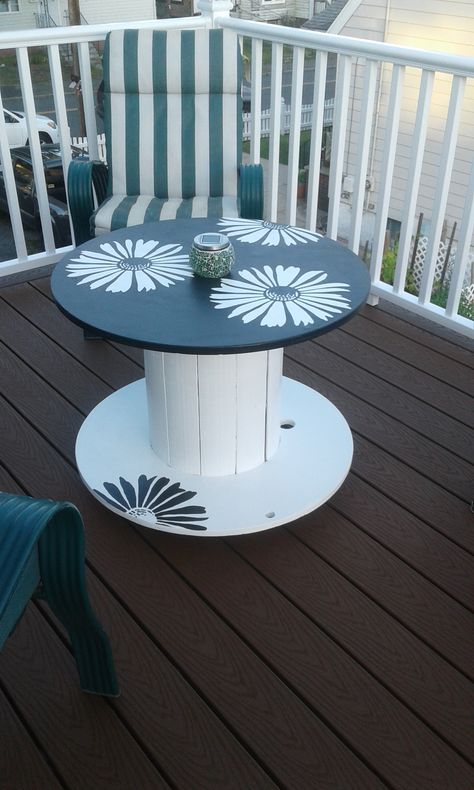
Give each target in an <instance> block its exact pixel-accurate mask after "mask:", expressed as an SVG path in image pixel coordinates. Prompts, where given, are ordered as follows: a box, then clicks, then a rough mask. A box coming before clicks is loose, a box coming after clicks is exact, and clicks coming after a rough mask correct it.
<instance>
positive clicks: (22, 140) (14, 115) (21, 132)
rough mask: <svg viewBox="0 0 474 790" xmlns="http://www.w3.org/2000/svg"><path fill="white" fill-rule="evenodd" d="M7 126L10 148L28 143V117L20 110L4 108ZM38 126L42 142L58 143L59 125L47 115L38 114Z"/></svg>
mask: <svg viewBox="0 0 474 790" xmlns="http://www.w3.org/2000/svg"><path fill="white" fill-rule="evenodd" d="M3 117H4V118H5V127H6V130H7V137H8V144H9V146H10V148H13V147H15V146H18V145H28V128H27V126H26V117H25V113H24V112H20V110H5V109H4V110H3ZM36 127H37V129H38V132H39V138H40V141H41V142H42V143H58V142H59V133H58V127H57V125H56V124H55V122H54V121H52V120H51V118H48V116H47V115H37V116H36Z"/></svg>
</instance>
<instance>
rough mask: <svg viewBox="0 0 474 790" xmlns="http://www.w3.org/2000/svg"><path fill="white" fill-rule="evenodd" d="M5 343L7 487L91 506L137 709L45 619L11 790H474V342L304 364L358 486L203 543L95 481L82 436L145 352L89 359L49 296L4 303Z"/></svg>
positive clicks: (17, 646) (382, 323)
mask: <svg viewBox="0 0 474 790" xmlns="http://www.w3.org/2000/svg"><path fill="white" fill-rule="evenodd" d="M0 337H1V342H0V347H1V351H0V368H1V375H0V437H1V451H0V487H1V488H2V489H4V490H8V491H19V492H26V493H28V494H30V495H32V496H38V497H51V498H55V499H69V500H71V501H73V502H74V503H75V504H76V505H77V506H78V507H79V509H80V511H81V513H82V515H83V517H84V521H85V525H86V541H87V544H86V545H87V559H88V569H87V575H88V585H89V591H90V594H91V598H92V600H93V604H94V606H95V608H96V611H97V613H98V615H99V618H100V619H101V621H102V623H103V624H104V626H105V628H106V630H107V632H108V633H109V636H110V638H111V641H112V646H113V651H114V655H115V660H116V665H117V669H118V674H119V681H120V685H121V689H122V694H121V696H120V697H119V698H118V699H116V700H111V701H110V700H104V699H102V698H100V697H94V696H90V695H86V694H83V693H82V692H81V691H80V689H79V686H78V681H77V676H76V670H75V664H74V661H73V659H72V656H71V653H70V650H69V647H68V644H67V641H66V640H65V639H64V637H63V634H62V631H61V629H60V628H59V627H58V625H57V623H56V622H55V621H54V620H53V619H52V618H51V616H50V614H49V613H48V611H47V609H45V608H44V607H43V606H41V605H40V604H37V603H35V604H31V603H30V604H29V606H28V608H27V611H26V613H25V615H24V617H23V618H22V620H21V621H20V624H19V625H18V627H17V629H16V631H15V633H14V634H13V635H12V637H11V638H10V639H9V641H8V642H7V644H6V646H5V648H4V650H3V652H2V653H1V655H0V731H1V733H0V735H1V737H0V787H1V788H2V790H21V789H22V788H25V789H26V788H27V789H28V790H43V788H44V790H56V788H77V790H95V788H113V790H119V789H120V788H124V789H126V790H135V789H136V788H140V790H148V789H150V790H155V788H164V787H172V788H179V790H197V789H198V788H218V789H219V790H221V789H223V788H241V789H242V790H257V788H265V789H266V790H267V789H268V790H269V789H270V788H274V787H279V788H283V787H284V788H298V790H299V788H301V789H302V790H313V789H314V790H316V789H317V790H322V789H325V788H333V790H334V788H337V790H359V789H360V790H373V789H375V788H397V790H472V788H473V787H474V770H473V768H472V760H473V758H474V735H473V714H474V694H473V686H472V683H471V682H470V679H471V680H472V677H473V675H474V660H473V656H474V627H473V626H474V618H473V615H472V610H473V607H474V582H473V578H474V575H473V560H472V553H473V550H474V523H473V521H474V516H473V514H472V513H471V512H470V503H471V500H472V499H473V498H474V485H473V480H472V467H471V466H470V462H471V461H472V450H473V437H474V409H473V398H472V392H473V386H472V385H473V380H474V376H473V370H472V368H473V365H474V361H473V356H472V354H471V353H470V352H469V348H468V346H467V344H466V343H465V342H463V341H460V340H459V341H458V340H456V339H455V338H453V337H451V336H446V334H445V333H440V332H438V331H436V330H434V329H433V327H432V326H431V325H428V324H426V325H420V323H419V322H416V323H415V322H414V319H412V318H410V317H405V316H400V315H398V314H396V312H395V311H394V310H393V309H391V308H390V309H388V308H387V309H381V308H380V307H378V308H365V309H364V310H363V311H362V313H360V314H359V315H358V316H356V317H355V318H354V319H353V320H352V321H350V322H349V323H348V324H346V325H345V326H344V327H342V328H341V329H339V330H336V331H333V332H331V333H329V334H327V335H324V336H323V337H321V338H320V339H319V340H318V341H311V342H307V343H305V344H302V345H299V346H294V347H292V348H290V349H288V350H287V352H286V355H285V357H286V373H287V375H290V376H292V377H293V378H297V379H299V380H300V381H302V382H304V383H306V384H308V385H310V386H312V387H314V388H316V389H318V390H319V391H320V392H321V393H322V394H323V395H326V396H327V397H329V398H330V399H331V400H332V401H333V402H334V403H335V404H336V405H337V406H338V408H339V409H340V410H341V411H342V412H343V414H344V415H345V416H346V418H347V420H348V422H349V424H350V426H351V429H352V431H353V435H354V442H355V455H354V461H353V466H352V471H351V473H350V474H349V477H348V478H347V480H346V481H345V483H344V484H343V486H342V488H341V489H340V490H339V491H338V493H337V494H336V495H335V496H334V497H333V499H332V500H331V501H330V503H329V504H327V505H325V506H324V507H322V508H321V509H319V510H318V511H316V512H314V513H312V514H311V515H308V516H306V517H304V518H302V519H300V520H299V521H298V522H295V523H293V524H290V525H287V526H286V527H281V528H277V529H275V530H271V531H268V532H263V533H259V534H255V535H250V536H245V537H238V538H232V539H202V538H194V537H185V538H181V537H177V536H173V535H168V534H165V533H163V532H154V531H152V530H147V529H144V528H143V529H142V528H134V527H133V526H132V525H131V523H130V522H128V521H125V520H123V519H120V518H118V517H116V516H114V514H112V513H111V512H110V511H108V510H106V509H105V508H103V507H101V506H100V505H99V503H98V502H97V501H96V500H95V499H93V498H92V496H90V494H89V493H88V492H87V490H86V489H85V487H84V486H83V484H82V483H81V480H80V479H79V475H78V473H77V471H76V467H75V462H74V442H75V437H76V434H77V431H78V429H79V426H80V424H81V422H82V420H83V419H84V416H85V415H86V414H87V413H88V412H89V411H90V410H91V408H92V407H93V406H94V405H95V404H96V403H97V402H98V401H99V400H101V399H102V398H104V397H105V396H106V395H107V394H109V393H110V392H111V391H112V390H113V389H114V388H117V387H120V386H122V385H123V384H126V383H128V382H130V381H132V380H134V379H136V378H139V377H141V376H142V368H141V359H140V354H139V353H138V351H136V350H134V349H133V348H126V347H123V346H119V345H116V344H112V343H108V342H101V341H99V342H92V341H89V342H85V341H84V340H83V338H82V333H81V330H80V329H79V328H78V327H76V326H74V325H73V324H72V323H70V322H69V321H68V320H67V319H66V318H64V317H63V315H62V314H61V313H60V312H59V310H58V309H57V307H56V306H55V304H54V302H53V301H52V300H51V298H50V292H49V280H48V279H47V278H46V279H40V280H35V281H32V282H31V283H22V284H17V285H13V286H9V287H6V288H3V289H1V290H0ZM117 430H120V427H119V426H117ZM314 453H315V459H316V458H317V454H318V449H317V447H315V448H314Z"/></svg>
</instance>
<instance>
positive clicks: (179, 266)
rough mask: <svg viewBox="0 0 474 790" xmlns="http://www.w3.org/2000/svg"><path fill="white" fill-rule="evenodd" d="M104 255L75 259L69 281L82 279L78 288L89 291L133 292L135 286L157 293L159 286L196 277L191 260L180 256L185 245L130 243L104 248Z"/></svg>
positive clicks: (96, 253) (84, 254) (83, 255)
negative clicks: (131, 289)
mask: <svg viewBox="0 0 474 790" xmlns="http://www.w3.org/2000/svg"><path fill="white" fill-rule="evenodd" d="M99 247H100V250H101V251H100V252H99V251H96V250H82V251H81V254H80V256H79V258H73V259H72V261H73V263H68V264H67V266H66V269H67V271H68V277H80V278H81V279H80V280H79V281H78V285H89V288H91V289H94V288H102V287H103V286H107V287H106V289H105V290H106V291H112V292H115V293H116V292H125V291H129V290H130V288H131V287H132V285H133V284H134V283H135V285H136V288H137V290H138V291H154V290H155V289H156V287H157V285H164V286H165V288H168V287H169V286H170V285H174V284H175V282H176V281H177V280H183V279H184V278H185V277H192V274H193V272H192V269H191V267H190V265H189V263H188V262H187V261H188V256H187V255H180V254H179V253H180V252H181V250H182V249H183V247H182V245H181V244H165V245H163V246H162V247H160V243H159V241H154V240H152V239H150V240H149V241H144V240H143V239H138V241H136V242H134V241H132V240H131V239H126V240H125V241H124V242H123V243H120V242H118V241H111V242H104V244H100V245H99Z"/></svg>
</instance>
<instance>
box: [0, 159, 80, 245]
mask: <svg viewBox="0 0 474 790" xmlns="http://www.w3.org/2000/svg"><path fill="white" fill-rule="evenodd" d="M41 154H42V158H43V168H44V174H45V178H46V186H47V189H48V199H49V211H50V214H51V222H52V225H53V233H54V240H55V243H56V246H57V247H64V246H66V245H68V244H71V229H70V225H69V214H68V207H67V199H66V187H65V184H64V173H63V167H62V159H61V151H60V148H59V145H43V146H41ZM11 155H12V165H13V173H14V176H15V183H16V191H17V195H18V202H19V204H20V212H21V217H22V220H23V223H24V224H25V225H26V226H27V227H30V228H34V229H36V230H38V231H39V232H40V233H41V221H40V215H39V207H38V198H37V191H36V184H35V179H34V174H33V164H32V160H31V152H30V148H29V146H23V147H20V148H14V149H12V152H11ZM72 155H73V157H76V156H83V155H84V154H83V152H82V151H81V149H80V148H72ZM0 210H1V211H4V212H7V213H8V211H9V209H8V203H7V195H6V189H5V181H4V178H3V171H2V169H1V168H0Z"/></svg>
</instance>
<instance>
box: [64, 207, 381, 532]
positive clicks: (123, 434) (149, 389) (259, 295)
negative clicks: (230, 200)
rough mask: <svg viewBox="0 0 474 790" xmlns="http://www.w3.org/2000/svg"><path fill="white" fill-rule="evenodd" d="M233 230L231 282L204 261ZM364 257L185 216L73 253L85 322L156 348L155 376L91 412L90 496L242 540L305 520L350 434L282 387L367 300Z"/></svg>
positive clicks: (80, 455) (74, 284) (275, 230)
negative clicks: (198, 257)
mask: <svg viewBox="0 0 474 790" xmlns="http://www.w3.org/2000/svg"><path fill="white" fill-rule="evenodd" d="M203 232H220V233H224V234H226V235H227V236H229V238H230V239H231V241H232V244H233V246H234V250H235V256H236V261H235V264H234V267H233V268H232V271H231V273H230V275H229V276H228V277H226V278H223V279H219V280H215V279H214V280H211V279H204V278H201V277H198V276H196V275H194V273H193V272H192V270H191V268H190V266H189V262H188V252H189V249H190V247H191V244H192V241H193V239H194V237H195V236H196V235H198V234H200V233H203ZM369 285H370V281H369V276H368V273H367V270H366V268H365V266H364V265H363V263H362V261H361V260H360V259H359V258H357V257H356V256H355V255H354V254H353V253H352V252H350V251H349V250H347V249H346V248H344V247H342V246H341V245H339V244H337V243H335V242H333V241H330V240H329V239H326V238H325V237H322V236H319V235H318V234H316V233H311V232H310V231H307V230H303V229H300V228H293V227H290V226H286V225H276V224H274V223H269V222H264V221H263V222H262V221H257V220H245V219H243V220H241V219H225V218H223V219H215V218H212V219H182V220H181V219H179V220H170V221H161V222H159V223H149V224H145V225H139V226H135V227H130V228H124V229H121V230H118V231H115V232H113V233H111V234H108V235H106V236H99V237H98V238H96V239H93V240H91V241H88V242H86V243H85V244H83V245H82V246H81V247H78V248H77V249H76V250H74V251H73V252H72V253H70V254H69V255H68V256H66V257H65V258H64V259H63V260H62V261H61V262H60V263H59V264H58V265H57V266H56V268H55V271H54V272H53V276H52V289H53V294H54V297H55V299H56V301H57V303H58V304H59V306H60V308H61V309H62V310H63V312H64V313H65V314H66V315H68V316H69V317H70V318H71V319H72V320H73V321H75V322H76V323H78V324H79V325H80V326H82V327H84V328H86V329H88V330H91V331H93V332H97V333H99V334H100V335H101V336H104V337H106V338H109V339H113V340H118V341H121V342H124V343H129V344H132V345H135V346H140V347H142V348H144V349H145V378H144V379H141V380H139V381H136V382H134V383H132V384H130V385H128V386H126V387H123V388H122V389H120V390H118V391H117V392H115V393H114V394H113V395H110V396H109V397H108V398H106V399H105V400H104V401H102V403H99V405H98V406H97V407H96V408H95V409H94V410H93V411H92V412H91V413H90V414H89V416H88V417H87V419H86V420H85V422H84V423H83V425H82V427H81V429H80V431H79V434H78V438H77V443H76V460H77V465H78V469H79V471H80V474H81V476H82V479H83V480H84V482H85V484H86V486H87V487H88V488H89V489H90V491H91V492H92V493H93V494H94V495H95V496H96V497H97V498H98V499H99V500H100V501H101V502H102V503H103V504H105V505H106V506H107V507H109V508H110V509H112V510H114V511H115V512H117V513H119V514H120V515H122V516H123V517H125V518H128V519H130V520H132V521H134V522H137V523H139V524H141V525H143V526H146V527H151V528H154V529H160V530H165V531H168V532H176V533H180V534H190V533H191V534H197V535H202V536H212V535H235V534H240V533H246V532H254V531H257V530H263V529H268V528H270V527H275V526H277V525H279V524H282V523H285V522H288V521H293V520H294V519H296V518H298V517H299V516H301V515H303V514H305V513H308V512H309V511H311V510H314V509H315V508H316V507H319V506H320V505H321V504H323V503H324V502H325V501H326V500H327V499H329V497H331V496H332V494H334V493H335V491H336V490H337V489H338V488H339V486H340V485H341V483H342V482H343V480H344V478H345V477H346V475H347V473H348V471H349V468H350V464H351V460H352V451H353V445H352V436H351V433H350V430H349V427H348V425H347V423H346V421H345V419H344V417H343V416H342V415H341V414H340V412H339V411H338V410H337V409H336V408H335V406H333V405H332V404H331V403H330V401H328V400H327V399H326V398H323V397H322V396H321V395H319V394H318V393H317V392H315V391H313V390H312V389H310V388H308V387H306V386H304V385H302V384H299V383H297V382H295V381H293V380H291V379H288V378H286V377H283V376H282V362H283V348H284V346H287V345H290V344H293V343H298V342H300V341H302V340H307V339H309V338H312V337H315V336H317V335H319V334H322V333H323V332H327V331H329V330H330V329H332V328H334V327H335V326H339V325H340V324H342V323H343V322H345V321H347V320H348V319H349V318H350V317H351V316H352V315H353V314H354V312H355V311H356V310H357V309H358V308H360V307H361V305H362V304H363V303H364V302H365V300H366V297H367V294H368V290H369Z"/></svg>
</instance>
